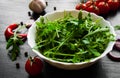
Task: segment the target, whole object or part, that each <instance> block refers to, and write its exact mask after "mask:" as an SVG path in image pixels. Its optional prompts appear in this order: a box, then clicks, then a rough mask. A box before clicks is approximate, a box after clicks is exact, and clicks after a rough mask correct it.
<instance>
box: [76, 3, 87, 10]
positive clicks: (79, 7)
mask: <svg viewBox="0 0 120 78" xmlns="http://www.w3.org/2000/svg"><path fill="white" fill-rule="evenodd" d="M86 8H87V6H86V4H84V3H79V4H77V5H76V7H75V9H76V10H80V9H82V10H85V9H86Z"/></svg>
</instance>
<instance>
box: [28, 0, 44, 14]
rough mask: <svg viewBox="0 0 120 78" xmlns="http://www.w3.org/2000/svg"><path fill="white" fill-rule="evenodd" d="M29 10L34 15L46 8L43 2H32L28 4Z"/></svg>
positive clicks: (37, 0)
mask: <svg viewBox="0 0 120 78" xmlns="http://www.w3.org/2000/svg"><path fill="white" fill-rule="evenodd" d="M29 8H30V9H31V10H32V11H33V12H36V13H41V12H43V10H44V9H45V8H46V4H45V1H44V0H32V1H31V2H30V4H29Z"/></svg>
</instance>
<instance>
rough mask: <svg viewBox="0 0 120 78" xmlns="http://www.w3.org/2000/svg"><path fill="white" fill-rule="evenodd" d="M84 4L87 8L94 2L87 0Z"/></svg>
mask: <svg viewBox="0 0 120 78" xmlns="http://www.w3.org/2000/svg"><path fill="white" fill-rule="evenodd" d="M85 4H86V6H87V7H89V6H91V5H92V4H94V1H93V0H88V1H87V2H86V3H85Z"/></svg>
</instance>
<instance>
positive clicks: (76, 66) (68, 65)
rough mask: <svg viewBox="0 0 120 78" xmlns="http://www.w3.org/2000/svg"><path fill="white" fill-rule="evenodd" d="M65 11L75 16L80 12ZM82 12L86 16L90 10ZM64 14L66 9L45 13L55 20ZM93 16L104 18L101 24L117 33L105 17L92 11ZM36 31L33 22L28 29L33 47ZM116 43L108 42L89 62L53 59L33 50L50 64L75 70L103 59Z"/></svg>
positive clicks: (30, 43)
mask: <svg viewBox="0 0 120 78" xmlns="http://www.w3.org/2000/svg"><path fill="white" fill-rule="evenodd" d="M65 11H66V12H70V13H71V14H72V15H73V16H74V17H77V15H78V13H79V11H77V10H65ZM82 12H83V13H82V14H83V16H86V15H87V14H88V12H86V11H82ZM63 16H64V11H54V12H51V13H47V14H46V15H44V17H47V18H48V19H49V20H55V19H57V18H60V17H63ZM91 16H92V18H93V20H96V19H98V18H101V19H102V20H101V22H100V24H102V25H105V26H109V27H110V32H111V33H113V34H114V35H115V32H114V28H113V27H112V26H111V24H110V23H109V22H108V21H106V20H105V19H104V18H103V17H100V16H97V15H96V14H93V13H91ZM38 20H39V18H38ZM38 20H37V21H38ZM35 32H36V24H35V23H33V25H32V26H31V27H30V29H29V31H28V36H27V37H28V44H29V45H30V47H31V48H33V47H34V46H35V45H36V43H35ZM115 36H116V35H115ZM114 43H115V42H110V43H109V44H108V47H107V48H106V49H105V51H104V52H103V53H102V54H101V55H100V56H99V57H97V58H94V59H92V60H90V61H89V62H80V63H65V62H58V61H55V60H51V59H49V58H47V57H45V56H44V55H42V54H41V53H40V52H39V51H38V50H35V49H32V50H33V52H34V53H36V54H37V55H38V56H39V57H41V58H42V59H43V60H45V61H46V62H48V63H49V64H51V65H53V66H55V67H58V68H62V69H69V70H74V69H81V68H85V67H88V66H90V65H92V64H94V63H95V62H96V61H97V60H99V59H101V58H102V57H104V56H105V55H106V54H107V53H108V52H110V51H111V50H112V48H113V45H114Z"/></svg>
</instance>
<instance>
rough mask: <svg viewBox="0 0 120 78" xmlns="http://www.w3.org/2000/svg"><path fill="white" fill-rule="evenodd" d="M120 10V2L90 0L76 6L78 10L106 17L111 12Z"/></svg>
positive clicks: (113, 0) (117, 0)
mask: <svg viewBox="0 0 120 78" xmlns="http://www.w3.org/2000/svg"><path fill="white" fill-rule="evenodd" d="M119 8H120V0H88V1H86V2H84V0H83V1H82V2H81V3H78V4H77V5H76V6H75V9H76V10H80V9H82V10H86V11H88V12H93V13H95V14H97V15H106V14H108V13H109V12H113V11H114V12H115V11H117V10H118V9H119Z"/></svg>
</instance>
